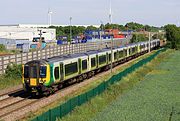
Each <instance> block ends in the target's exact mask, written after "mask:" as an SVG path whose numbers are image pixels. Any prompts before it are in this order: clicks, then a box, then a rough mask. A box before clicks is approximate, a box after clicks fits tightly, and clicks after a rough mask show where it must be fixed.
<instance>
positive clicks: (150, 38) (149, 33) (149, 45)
mask: <svg viewBox="0 0 180 121" xmlns="http://www.w3.org/2000/svg"><path fill="white" fill-rule="evenodd" d="M150 46H151V32H149V53H150V52H151V47H150Z"/></svg>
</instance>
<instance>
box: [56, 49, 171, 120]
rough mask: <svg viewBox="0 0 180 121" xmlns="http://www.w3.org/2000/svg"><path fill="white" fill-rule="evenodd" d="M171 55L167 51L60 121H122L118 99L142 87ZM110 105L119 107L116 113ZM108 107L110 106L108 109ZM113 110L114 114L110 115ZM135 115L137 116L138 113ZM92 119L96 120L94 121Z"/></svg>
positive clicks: (132, 100) (124, 108) (133, 100)
mask: <svg viewBox="0 0 180 121" xmlns="http://www.w3.org/2000/svg"><path fill="white" fill-rule="evenodd" d="M170 53H172V51H167V52H165V53H162V54H160V55H159V56H158V58H156V59H155V60H153V61H152V62H151V63H149V64H147V65H145V66H144V67H143V68H140V69H138V70H136V71H135V72H133V73H132V74H130V75H128V76H127V77H125V78H123V79H122V80H121V81H120V82H119V83H117V84H115V85H113V86H111V87H110V88H109V89H108V90H107V91H105V93H103V94H102V95H100V96H97V97H95V98H94V99H92V100H91V101H89V102H88V103H86V104H84V105H82V106H80V107H77V108H76V109H75V110H74V111H73V112H72V113H71V114H69V115H67V116H66V117H64V118H62V119H58V120H59V121H72V120H75V121H87V120H102V121H103V120H107V121H109V120H120V119H121V118H120V117H119V115H120V114H119V113H117V112H120V113H121V111H118V106H119V105H120V104H121V102H120V101H119V100H118V99H119V98H120V99H121V98H122V97H123V96H124V95H126V94H128V93H129V92H130V90H131V89H134V88H135V87H136V86H138V85H140V84H141V83H142V80H144V77H145V76H146V75H147V74H148V73H150V72H152V71H153V70H154V69H155V68H156V67H157V66H158V65H159V64H160V63H161V61H162V60H164V59H165V58H166V57H167V55H168V54H170ZM144 82H145V81H144ZM137 97H141V95H138V96H137ZM117 100H118V101H117ZM136 100H137V101H138V99H131V100H129V99H128V100H125V101H124V102H128V101H129V102H135V101H136ZM114 102H119V103H120V104H119V105H115V104H114ZM110 104H111V105H112V106H114V107H117V109H116V110H115V111H114V112H113V108H112V107H110V106H111V105H110ZM133 104H135V103H133ZM108 105H110V106H109V107H107V106H108ZM126 106H127V107H129V109H131V108H130V107H131V106H132V105H125V106H124V107H123V108H122V110H126ZM137 106H138V105H137ZM106 107H107V108H106ZM104 108H105V110H104ZM111 110H112V113H111V114H110V111H111ZM99 112H101V113H99ZM126 113H127V114H126V116H128V115H131V114H130V113H128V111H127V112H126ZM134 113H135V114H136V112H134ZM109 114H110V115H109ZM113 115H114V116H113ZM121 116H122V115H121ZM138 116H140V115H138ZM92 117H95V118H94V119H92ZM117 117H118V118H117ZM126 120H127V119H126Z"/></svg>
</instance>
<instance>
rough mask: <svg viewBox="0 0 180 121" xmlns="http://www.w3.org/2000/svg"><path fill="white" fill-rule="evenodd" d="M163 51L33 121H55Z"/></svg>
mask: <svg viewBox="0 0 180 121" xmlns="http://www.w3.org/2000/svg"><path fill="white" fill-rule="evenodd" d="M163 51H165V49H160V50H158V51H157V52H156V53H155V54H153V55H151V56H149V57H147V58H145V59H142V60H141V61H139V62H137V63H135V64H133V65H132V66H130V67H128V68H126V69H125V70H123V71H122V72H120V73H118V74H116V75H113V76H112V77H111V78H110V79H109V80H107V81H104V82H102V83H101V84H99V85H98V86H97V87H95V88H93V89H91V90H89V91H87V92H85V93H83V94H81V95H78V96H76V97H73V98H71V99H70V100H68V101H67V102H65V103H63V104H62V105H60V106H57V107H55V108H53V109H50V110H48V111H47V112H45V113H43V114H41V115H40V116H37V117H36V118H34V119H33V121H56V119H57V118H62V117H64V116H65V115H67V114H68V113H70V112H71V111H72V110H73V109H74V108H75V107H77V106H80V105H82V104H84V103H86V102H88V101H89V100H91V99H92V98H93V97H95V96H97V95H99V94H101V93H103V92H104V91H105V90H106V89H107V88H108V87H109V86H110V85H112V84H114V83H115V82H118V81H120V80H121V79H122V78H123V77H125V76H127V75H128V74H129V73H132V72H133V71H135V70H136V69H138V68H140V67H142V66H143V65H144V64H147V63H148V62H150V61H151V60H153V59H154V58H155V57H156V56H157V55H158V54H159V53H160V52H163Z"/></svg>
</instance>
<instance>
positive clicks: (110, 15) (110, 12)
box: [109, 0, 113, 74]
mask: <svg viewBox="0 0 180 121" xmlns="http://www.w3.org/2000/svg"><path fill="white" fill-rule="evenodd" d="M109 23H110V25H111V24H112V9H111V0H110V9H109ZM110 34H111V33H110ZM112 58H113V33H112V35H111V74H112V68H113V62H112Z"/></svg>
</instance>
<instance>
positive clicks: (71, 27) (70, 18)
mask: <svg viewBox="0 0 180 121" xmlns="http://www.w3.org/2000/svg"><path fill="white" fill-rule="evenodd" d="M69 20H70V41H72V27H71V26H72V17H70V18H69Z"/></svg>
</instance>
